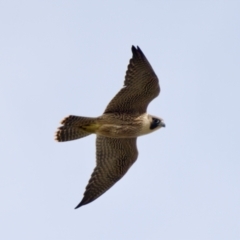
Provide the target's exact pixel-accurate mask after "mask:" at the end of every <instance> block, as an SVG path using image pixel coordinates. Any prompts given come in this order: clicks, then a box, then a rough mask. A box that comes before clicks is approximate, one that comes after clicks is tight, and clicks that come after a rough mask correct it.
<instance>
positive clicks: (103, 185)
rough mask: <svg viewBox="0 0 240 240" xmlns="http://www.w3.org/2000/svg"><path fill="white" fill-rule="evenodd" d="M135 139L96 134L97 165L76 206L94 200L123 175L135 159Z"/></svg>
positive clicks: (136, 152) (136, 153)
mask: <svg viewBox="0 0 240 240" xmlns="http://www.w3.org/2000/svg"><path fill="white" fill-rule="evenodd" d="M136 141H137V139H136V138H107V137H103V136H97V142H96V145H97V166H96V167H95V169H94V171H93V173H92V175H91V178H90V180H89V182H88V185H87V187H86V190H85V193H84V196H83V199H82V201H81V202H80V203H79V204H78V205H77V207H76V208H78V207H81V206H82V205H85V204H88V203H90V202H92V201H94V200H95V199H96V198H98V197H100V196H101V195H102V194H103V193H105V192H106V191H107V190H108V189H109V188H111V187H112V186H113V185H114V184H115V183H116V182H117V181H118V180H119V179H121V178H122V177H123V175H124V174H125V173H126V172H127V171H128V169H129V168H130V167H131V166H132V164H133V163H134V162H135V161H136V159H137V156H138V151H137V146H136Z"/></svg>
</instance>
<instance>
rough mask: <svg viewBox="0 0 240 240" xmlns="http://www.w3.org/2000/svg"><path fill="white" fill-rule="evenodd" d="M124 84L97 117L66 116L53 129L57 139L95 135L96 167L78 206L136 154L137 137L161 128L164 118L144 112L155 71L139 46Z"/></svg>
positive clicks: (154, 91)
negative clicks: (56, 127) (55, 129)
mask: <svg viewBox="0 0 240 240" xmlns="http://www.w3.org/2000/svg"><path fill="white" fill-rule="evenodd" d="M132 54H133V56H132V58H131V59H130V62H129V65H128V68H127V72H126V76H125V81H124V86H123V88H122V89H121V90H120V91H119V92H118V93H117V95H116V96H115V97H114V98H113V99H112V100H111V101H110V103H109V104H108V105H107V107H106V109H105V111H104V113H103V114H102V115H101V116H99V117H79V116H74V115H70V116H68V117H66V118H65V119H63V120H62V122H61V124H62V126H61V127H59V128H58V130H57V132H56V140H57V141H58V142H64V141H70V140H75V139H79V138H83V137H86V136H88V135H90V134H96V135H97V136H96V158H97V160H96V167H95V169H94V171H93V173H92V175H91V177H90V180H89V182H88V184H87V186H86V189H85V193H84V196H83V198H82V200H81V202H80V203H79V204H78V205H77V206H76V208H79V207H81V206H83V205H86V204H88V203H90V202H92V201H94V200H95V199H97V198H98V197H100V196H101V195H102V194H103V193H105V192H106V191H107V190H108V189H109V188H111V187H112V186H113V185H114V184H115V183H116V182H117V181H118V180H119V179H121V178H122V177H123V176H124V174H125V173H126V172H127V171H128V169H129V168H130V167H131V166H132V164H133V163H134V162H135V161H136V159H137V157H138V150H137V144H136V142H137V137H139V136H142V135H144V134H148V133H151V132H154V131H156V130H157V129H160V128H161V127H165V123H164V121H163V120H162V119H161V118H159V117H155V116H152V115H150V114H147V112H146V111H147V107H148V104H149V103H150V102H151V101H152V100H153V99H154V98H155V97H157V96H158V95H159V93H160V87H159V82H158V78H157V76H156V74H155V73H154V71H153V69H152V67H151V65H150V63H149V62H148V60H147V58H146V57H145V55H144V54H143V52H142V51H141V49H140V48H139V47H134V46H132Z"/></svg>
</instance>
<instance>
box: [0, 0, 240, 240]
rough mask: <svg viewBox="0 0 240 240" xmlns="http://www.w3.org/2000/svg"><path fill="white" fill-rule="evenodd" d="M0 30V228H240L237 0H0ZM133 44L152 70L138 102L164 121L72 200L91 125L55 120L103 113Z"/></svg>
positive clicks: (132, 235)
mask: <svg viewBox="0 0 240 240" xmlns="http://www.w3.org/2000/svg"><path fill="white" fill-rule="evenodd" d="M0 31H1V34H0V84H1V85H0V108H1V120H0V123H1V130H0V154H1V155H0V156H1V160H0V163H1V164H0V190H1V195H0V196H1V200H0V203H1V204H0V228H1V230H0V239H4V240H9V239H10V240H12V239H24V240H32V239H34V240H42V239H47V240H48V239H49V240H52V239H58V240H75V239H89V240H95V239H109V240H112V239H114V240H122V239H126V240H128V239H129V240H132V239H139V240H146V239H150V240H158V239H164V240H203V239H204V240H205V239H206V240H212V239H214V240H215V239H216V240H222V239H227V240H239V239H240V187H239V186H240V128H239V124H240V96H239V90H240V1H237V0H236V1H233V0H232V1H227V0H226V1H222V0H216V1H212V0H209V1H200V0H199V1H197V0H196V1H181V0H179V1H160V0H159V1H143V0H139V1H131V0H128V1H126V0H123V1H88V2H87V1H72V0H70V1H56V0H55V1H44V0H43V1H27V0H26V1H0ZM132 45H135V46H136V45H138V46H140V47H141V49H142V51H143V52H144V54H145V55H146V57H147V58H148V60H149V61H150V63H151V65H152V67H153V68H154V70H155V72H156V74H157V75H158V77H159V80H160V85H161V94H160V95H159V97H158V98H156V99H154V101H153V102H152V103H151V104H150V105H149V108H148V112H149V113H150V114H153V115H156V116H159V117H162V118H163V119H164V121H165V123H166V128H165V129H161V130H159V131H156V132H154V133H152V134H149V135H146V136H144V137H140V138H138V149H139V157H138V160H137V161H136V163H135V164H134V165H133V166H132V168H131V169H130V170H129V171H128V173H127V174H126V175H125V176H124V177H123V178H122V179H121V180H120V181H119V182H118V183H117V184H116V185H115V186H113V187H112V188H111V189H110V190H109V191H107V192H106V193H105V194H104V195H102V196H101V197H100V198H98V199H97V200H96V201H94V202H92V203H90V204H88V205H86V206H83V207H81V208H80V209H78V210H74V207H75V206H76V205H77V204H78V203H79V202H80V200H81V199H82V195H83V193H84V190H85V186H86V184H87V182H88V180H89V177H90V175H91V173H92V171H93V168H94V166H95V136H94V135H92V136H89V137H87V138H84V139H80V140H78V141H71V142H65V143H57V142H55V141H54V132H55V131H56V129H57V127H58V126H59V122H60V121H61V120H62V119H63V118H64V117H65V116H67V115H69V114H74V115H80V116H99V115H101V114H102V112H103V111H104V109H105V107H106V105H107V104H108V102H109V101H110V100H111V99H112V98H113V97H114V95H115V94H116V93H117V92H118V91H119V89H120V88H121V87H122V86H123V81H124V76H125V72H126V69H127V65H128V63H129V59H130V58H131V56H132V53H131V46H132Z"/></svg>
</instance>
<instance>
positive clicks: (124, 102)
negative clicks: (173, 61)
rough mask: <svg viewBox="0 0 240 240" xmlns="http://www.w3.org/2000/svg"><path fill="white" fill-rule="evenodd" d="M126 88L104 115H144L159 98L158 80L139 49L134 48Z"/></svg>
mask: <svg viewBox="0 0 240 240" xmlns="http://www.w3.org/2000/svg"><path fill="white" fill-rule="evenodd" d="M132 53H133V56H132V58H131V59H130V63H129V65H128V69H127V72H126V76H125V81H124V86H123V88H122V89H121V90H120V91H119V92H118V93H117V95H116V96H115V97H114V98H113V99H112V100H111V102H110V103H109V104H108V106H107V108H106V110H105V112H104V113H114V112H118V113H131V114H142V113H145V112H146V110H147V106H148V104H149V103H150V102H151V101H152V100H153V99H154V98H155V97H157V96H158V94H159V92H160V87H159V83H158V78H157V76H156V74H155V73H154V71H153V69H152V67H151V65H150V63H149V62H148V60H147V58H146V57H145V56H144V54H143V52H142V51H141V49H140V48H139V47H137V48H135V47H134V46H132Z"/></svg>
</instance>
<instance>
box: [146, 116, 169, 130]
mask: <svg viewBox="0 0 240 240" xmlns="http://www.w3.org/2000/svg"><path fill="white" fill-rule="evenodd" d="M161 127H166V125H165V123H164V121H163V119H161V118H159V117H154V116H150V129H151V130H153V131H155V130H157V129H159V128H161Z"/></svg>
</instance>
